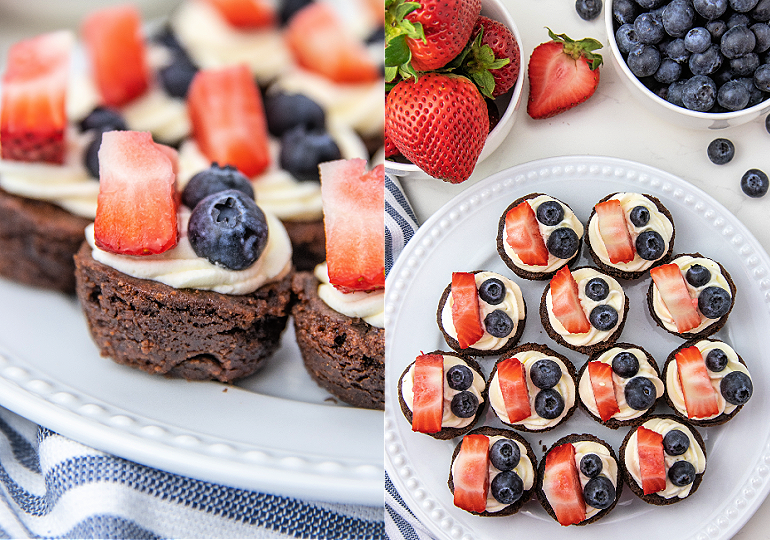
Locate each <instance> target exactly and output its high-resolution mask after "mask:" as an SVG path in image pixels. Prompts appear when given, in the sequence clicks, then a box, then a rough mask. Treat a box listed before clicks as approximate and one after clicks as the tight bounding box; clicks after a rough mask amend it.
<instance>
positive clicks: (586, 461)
mask: <svg viewBox="0 0 770 540" xmlns="http://www.w3.org/2000/svg"><path fill="white" fill-rule="evenodd" d="M602 468H603V465H602V458H600V457H599V456H597V455H596V454H585V455H584V456H583V457H582V458H580V472H581V473H583V474H584V475H586V476H587V477H588V478H596V477H597V476H599V473H601V472H602Z"/></svg>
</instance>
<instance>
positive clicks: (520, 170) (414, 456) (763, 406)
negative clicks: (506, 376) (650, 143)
mask: <svg viewBox="0 0 770 540" xmlns="http://www.w3.org/2000/svg"><path fill="white" fill-rule="evenodd" d="M534 191H539V192H544V193H548V194H550V195H553V196H555V197H557V198H560V199H561V200H563V201H564V202H566V203H567V204H569V205H570V206H571V207H572V209H573V210H574V211H575V213H576V214H577V216H578V218H580V219H581V220H582V221H583V222H584V223H585V221H586V220H587V219H588V216H589V214H590V212H591V209H592V207H593V205H594V204H595V203H596V202H597V201H599V199H601V198H602V197H604V196H605V195H607V194H609V193H612V192H615V191H637V192H643V193H649V194H652V195H655V196H657V197H659V198H660V199H661V200H662V201H663V203H664V204H665V205H666V206H667V207H668V209H669V210H670V211H671V213H672V214H673V216H674V221H675V224H676V240H675V245H674V252H675V253H682V252H693V251H700V252H701V253H702V254H703V255H706V256H709V257H713V258H714V259H716V260H718V261H720V262H721V263H722V264H723V265H724V266H725V267H726V268H727V270H728V271H729V272H730V274H731V275H732V278H733V280H734V281H735V283H736V285H737V288H738V292H737V295H736V305H735V308H734V309H733V311H732V313H731V315H730V319H729V320H728V323H727V325H726V327H725V328H724V329H723V330H722V331H721V332H719V333H718V334H717V337H719V338H721V339H724V340H725V341H726V342H728V343H730V344H732V345H733V347H734V348H735V349H736V350H737V351H738V353H739V354H740V355H741V356H742V357H743V358H744V360H745V361H746V363H747V365H748V367H749V369H750V371H751V375H752V378H753V380H754V389H755V391H754V395H753V397H752V399H751V401H749V403H747V404H746V405H745V407H744V409H743V410H742V411H741V413H740V414H738V415H737V416H736V417H735V418H734V419H733V420H732V421H730V422H729V423H727V424H725V425H723V426H719V427H713V428H700V429H699V431H700V433H701V434H702V435H703V437H704V439H705V440H706V449H707V453H708V465H707V470H706V473H705V477H704V481H703V484H701V487H700V489H699V490H698V492H697V493H695V494H694V495H693V496H692V497H691V498H689V499H686V500H684V501H681V502H679V503H677V504H674V505H671V506H666V507H658V506H651V505H648V504H646V503H644V502H643V501H641V500H640V499H638V498H636V496H635V495H633V494H632V493H631V490H630V489H628V487H626V488H625V489H624V491H623V494H622V496H621V499H620V502H619V504H618V506H617V507H616V508H615V509H614V510H613V511H612V512H611V513H610V514H609V515H608V516H607V517H605V518H604V519H602V520H601V521H598V522H597V523H595V524H593V525H590V526H587V527H570V528H569V529H562V528H561V527H560V526H559V524H558V523H557V522H556V521H554V520H553V519H551V518H550V517H549V516H548V515H547V514H546V513H545V511H544V510H543V509H542V508H541V506H540V505H539V503H538V502H537V500H536V499H534V498H533V500H531V501H530V502H528V503H527V504H526V505H524V507H523V508H522V510H521V511H520V512H519V513H518V514H516V515H514V516H510V517H505V518H482V517H477V516H474V515H472V514H469V513H467V512H464V511H463V510H460V509H458V508H456V507H455V506H454V505H453V503H452V494H451V492H450V491H449V488H448V487H447V478H448V475H449V462H450V457H451V454H452V451H453V449H454V447H455V445H456V444H457V443H458V442H459V440H452V441H439V440H436V439H433V438H432V437H429V436H427V435H423V434H419V433H413V432H412V431H411V426H410V425H409V423H408V422H407V421H406V419H405V418H404V417H403V415H402V414H401V411H400V408H399V405H398V397H397V395H396V393H397V390H396V386H397V380H398V377H399V375H400V374H401V372H402V371H403V369H404V368H405V367H406V365H407V364H409V363H410V362H411V361H413V360H414V358H415V357H416V356H417V355H418V354H419V353H420V351H421V350H422V351H431V350H434V349H442V350H447V351H448V350H450V349H449V348H448V347H447V345H446V344H445V342H444V340H443V338H442V335H441V333H440V332H439V330H438V327H437V325H436V320H435V319H436V307H437V304H438V300H439V298H440V295H441V292H442V291H443V289H444V287H446V285H447V284H448V283H449V282H450V280H451V272H452V271H472V270H478V269H488V270H493V271H497V272H500V273H502V274H504V275H507V276H510V277H514V275H513V273H512V272H511V271H510V270H509V269H508V268H507V267H506V266H505V265H504V264H503V262H502V260H501V259H500V257H499V256H498V255H497V251H496V248H495V236H496V232H497V222H498V219H499V217H500V215H502V213H503V211H504V210H505V208H506V207H507V206H508V205H509V204H510V203H511V202H513V201H514V200H515V199H517V198H519V197H521V196H523V195H526V194H527V193H531V192H534ZM580 264H590V258H589V257H587V255H586V254H585V253H583V254H582V255H581V260H580ZM515 281H516V282H517V283H519V284H520V285H521V286H522V291H523V293H524V298H525V300H526V302H527V309H528V317H527V323H526V327H525V330H524V335H523V337H522V340H521V342H520V343H526V342H531V341H535V342H538V343H545V344H547V345H548V346H550V347H552V348H554V349H555V350H557V351H559V352H562V353H563V354H565V356H567V358H569V359H571V360H572V361H573V363H575V365H576V366H577V367H580V366H582V365H583V363H585V361H586V356H584V355H581V354H578V353H575V352H573V351H570V350H568V349H565V348H563V347H560V346H559V345H556V344H555V343H554V342H553V341H551V340H550V338H549V337H548V336H547V335H546V334H545V332H544V331H543V329H542V325H541V323H540V320H539V317H538V314H537V311H538V308H539V300H540V295H541V294H542V291H543V289H544V288H545V286H546V283H547V282H525V281H524V280H521V279H519V278H515ZM648 285H649V278H646V279H642V280H640V281H638V282H635V283H633V284H632V283H630V282H624V287H625V290H626V292H627V294H628V296H629V299H630V311H629V316H628V320H627V322H626V326H625V329H624V331H623V334H622V335H621V340H622V341H628V342H632V343H638V344H639V345H642V346H643V347H644V348H645V349H647V350H648V351H650V352H651V353H652V355H653V356H654V357H655V359H656V360H657V362H658V365H659V366H662V364H663V362H664V361H665V359H666V357H667V356H668V354H669V353H670V352H671V351H672V350H674V349H675V348H677V347H678V346H679V345H681V343H682V342H683V341H682V340H681V339H678V338H676V337H675V336H672V335H671V334H668V333H666V332H664V331H663V330H661V329H660V328H658V327H656V326H653V325H654V323H653V322H652V319H651V317H650V315H649V314H648V313H647V309H646V305H645V302H644V295H645V293H646V290H647V287H648ZM386 291H387V293H386V300H385V313H386V327H387V329H388V330H387V333H386V343H385V347H386V348H385V350H386V386H387V392H386V404H385V406H386V413H385V456H386V457H385V460H386V464H385V466H386V469H387V470H388V472H389V475H390V477H391V478H392V479H393V482H394V484H395V485H396V487H397V488H398V490H399V492H400V493H401V495H402V496H403V497H404V499H405V501H406V502H407V504H408V505H409V506H410V508H411V509H412V510H413V511H414V513H415V514H416V515H417V516H418V517H419V519H420V520H421V521H422V522H423V523H425V525H426V526H427V527H428V528H430V529H431V530H432V531H433V532H434V533H435V534H436V535H437V536H439V537H440V538H446V539H457V538H463V539H471V538H473V539H492V538H510V537H511V534H513V533H514V532H515V536H516V537H524V536H523V535H526V537H529V538H551V537H554V535H556V534H560V533H561V534H563V535H565V536H569V537H570V538H586V539H588V538H590V539H591V540H602V539H608V540H609V539H612V540H617V539H618V538H623V539H624V540H632V539H644V540H647V539H649V538H664V537H665V538H676V539H684V538H697V539H699V540H705V539H719V538H729V537H730V536H732V535H733V534H734V533H735V532H736V531H737V530H738V529H739V528H740V527H741V526H742V525H743V524H744V523H745V522H746V521H747V520H748V518H749V517H750V516H751V515H752V514H753V513H754V511H755V510H756V508H757V507H758V506H759V505H760V504H761V502H762V500H763V499H764V497H765V496H766V494H767V492H768V490H770V484H768V480H769V479H770V436H769V435H770V422H767V411H768V410H770V409H769V408H768V393H767V392H766V391H765V390H766V389H767V388H768V387H770V371H768V370H769V369H770V352H768V349H767V347H766V346H765V345H764V339H765V338H766V336H767V331H768V328H770V308H769V304H770V258H768V256H767V254H766V253H765V252H764V250H763V249H762V247H761V246H760V244H759V243H758V242H757V241H756V240H755V239H754V238H753V236H752V235H751V233H750V232H749V231H748V230H747V229H746V228H745V227H744V226H743V225H742V224H741V223H740V222H739V221H738V220H737V218H735V217H734V216H733V215H732V214H730V213H729V212H728V211H727V210H726V209H725V208H724V207H722V206H721V205H720V204H719V203H717V202H716V201H715V200H714V199H712V198H711V197H709V196H708V195H707V194H705V193H703V192H702V191H700V190H699V189H697V188H695V187H693V186H692V185H690V184H688V183H686V182H685V181H684V180H681V179H679V178H677V177H675V176H673V175H671V174H669V173H666V172H663V171H660V170H658V169H654V168H652V167H648V166H646V165H641V164H637V163H633V162H629V161H626V160H621V159H616V158H604V157H590V156H574V157H560V158H549V159H544V160H541V161H536V162H532V163H526V164H523V165H519V166H516V167H513V168H511V169H508V170H506V171H502V172H500V173H497V174H495V175H493V176H491V177H489V178H487V179H486V180H483V181H481V182H479V183H478V184H476V185H474V186H472V187H470V188H469V189H468V190H467V191H465V192H464V193H463V194H461V195H460V196H458V197H456V198H455V199H453V200H452V201H450V202H449V203H447V204H446V205H445V206H444V207H443V208H442V209H441V210H440V211H438V212H437V213H436V214H434V215H433V216H431V218H430V219H429V220H428V221H426V223H425V224H424V225H423V226H422V227H421V228H420V229H419V231H418V232H417V234H416V235H415V236H414V238H413V239H412V240H411V241H410V242H409V244H408V245H407V247H406V249H405V250H404V252H403V253H402V254H401V256H400V257H399V259H398V261H397V262H396V265H395V267H394V268H393V270H392V271H391V272H390V275H389V277H388V281H387V285H386ZM495 360H496V357H492V358H489V359H486V360H485V359H482V360H481V362H480V363H481V364H482V366H483V367H484V368H485V372H486V373H488V372H489V369H490V367H491V366H492V365H494V362H495ZM657 410H658V411H659V412H662V411H665V410H666V407H663V406H659V407H658V409H657ZM478 425H495V426H502V424H501V423H500V422H499V420H497V419H496V418H495V417H494V414H493V413H491V412H487V414H486V417H485V419H482V421H480V422H479V424H478ZM585 432H588V433H593V434H595V435H597V436H598V437H600V438H602V439H605V440H606V441H608V442H609V443H610V444H612V445H613V447H614V448H615V449H616V451H617V449H618V447H619V445H620V442H621V440H622V438H623V436H624V435H625V434H626V432H627V428H626V429H619V430H617V431H613V430H610V429H608V428H606V427H604V426H602V425H600V424H599V423H598V422H595V421H594V420H592V419H590V418H589V417H588V416H587V415H586V414H585V413H584V412H583V411H582V410H578V411H577V412H576V413H575V415H574V416H573V417H572V418H571V419H570V420H568V421H567V422H566V423H565V424H563V425H562V426H560V427H558V428H557V429H555V430H553V431H551V432H548V433H543V434H531V433H525V434H523V435H524V437H525V438H526V439H527V440H528V441H529V442H530V443H531V444H532V446H533V448H534V449H535V453H536V454H537V457H538V459H541V458H542V456H543V449H544V446H546V447H547V446H550V445H551V444H552V443H553V442H554V441H555V440H556V439H558V438H560V437H562V436H564V435H566V434H569V433H585Z"/></svg>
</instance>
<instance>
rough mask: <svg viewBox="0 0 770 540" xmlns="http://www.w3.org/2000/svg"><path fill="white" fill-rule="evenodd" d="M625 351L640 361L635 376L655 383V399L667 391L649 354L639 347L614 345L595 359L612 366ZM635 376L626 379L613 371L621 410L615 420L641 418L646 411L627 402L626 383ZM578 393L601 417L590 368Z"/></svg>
mask: <svg viewBox="0 0 770 540" xmlns="http://www.w3.org/2000/svg"><path fill="white" fill-rule="evenodd" d="M623 351H626V352H629V353H631V354H633V355H634V356H636V359H637V360H638V361H639V371H638V372H637V373H636V375H634V377H644V378H646V379H649V381H650V382H652V384H653V385H655V399H657V398H659V397H660V396H662V395H663V392H664V391H665V387H664V386H663V381H661V380H660V378H659V377H658V374H657V373H656V372H655V370H654V369H653V367H652V366H651V365H650V363H649V362H648V361H647V356H646V355H645V354H644V353H643V352H642V351H640V350H639V349H633V348H632V349H625V348H623V347H613V348H611V349H608V350H606V351H605V352H603V353H602V354H601V356H599V357H598V358H597V359H596V360H595V361H596V362H602V363H604V364H608V365H610V366H611V365H612V359H613V358H615V356H616V355H617V354H619V353H621V352H623ZM634 377H630V378H628V379H624V378H623V377H620V376H619V375H618V374H617V373H615V372H614V371H613V372H612V384H613V386H614V388H615V400H616V401H617V402H618V408H619V409H620V412H618V413H615V414H614V415H612V418H614V419H615V420H619V421H621V422H623V421H626V420H633V419H634V418H639V417H640V416H641V415H643V414H644V413H645V412H646V411H638V410H636V409H633V408H631V407H629V406H628V403H627V402H626V394H625V388H626V384H628V382H629V381H630V380H631V379H632V378H634ZM578 394H579V395H580V399H581V400H582V401H583V404H584V405H585V406H586V408H587V409H588V410H589V411H591V413H592V414H593V415H594V416H597V417H599V416H600V415H599V408H598V407H597V406H596V397H595V396H594V391H593V387H592V386H591V377H590V375H589V374H588V369H585V370H584V371H583V376H582V377H581V378H580V381H579V383H578Z"/></svg>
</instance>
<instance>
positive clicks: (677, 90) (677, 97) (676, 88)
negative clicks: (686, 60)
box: [666, 80, 686, 107]
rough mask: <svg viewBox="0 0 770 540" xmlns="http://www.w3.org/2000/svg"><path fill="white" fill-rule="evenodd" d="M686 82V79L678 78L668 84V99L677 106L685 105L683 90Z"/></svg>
mask: <svg viewBox="0 0 770 540" xmlns="http://www.w3.org/2000/svg"><path fill="white" fill-rule="evenodd" d="M685 82H686V81H682V80H678V81H676V82H673V83H671V84H670V85H668V92H667V93H666V101H668V102H669V103H672V104H674V105H676V106H677V107H684V102H683V101H682V92H683V91H684V83H685Z"/></svg>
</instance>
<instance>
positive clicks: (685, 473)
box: [668, 460, 696, 487]
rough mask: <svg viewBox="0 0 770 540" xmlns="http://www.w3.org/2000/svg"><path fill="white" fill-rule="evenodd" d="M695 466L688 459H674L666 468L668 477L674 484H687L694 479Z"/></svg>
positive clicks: (682, 485)
mask: <svg viewBox="0 0 770 540" xmlns="http://www.w3.org/2000/svg"><path fill="white" fill-rule="evenodd" d="M695 476H696V475H695V466H694V465H693V464H692V463H690V462H689V461H684V460H682V461H676V462H674V464H673V465H671V467H670V468H669V469H668V478H669V480H671V483H672V484H674V485H675V486H679V487H684V486H689V485H690V484H692V483H693V482H694V481H695Z"/></svg>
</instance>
